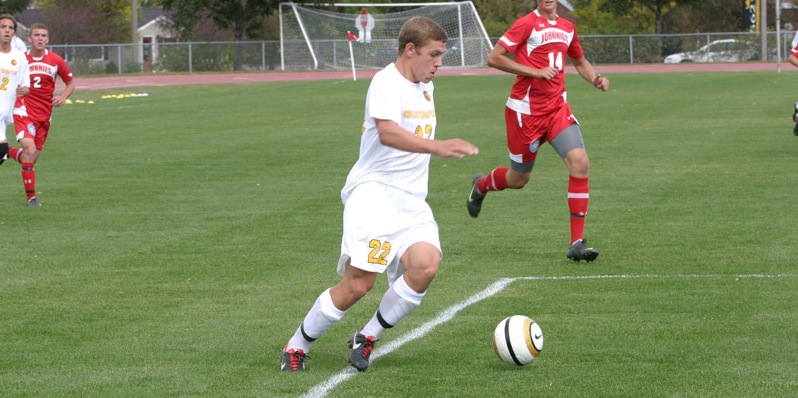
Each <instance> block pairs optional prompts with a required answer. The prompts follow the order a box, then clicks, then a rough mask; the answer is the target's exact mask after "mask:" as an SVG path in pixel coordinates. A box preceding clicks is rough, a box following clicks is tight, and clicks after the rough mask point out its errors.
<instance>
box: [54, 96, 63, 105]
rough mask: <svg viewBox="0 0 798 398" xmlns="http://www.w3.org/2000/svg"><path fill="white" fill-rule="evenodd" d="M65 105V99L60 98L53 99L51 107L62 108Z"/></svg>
mask: <svg viewBox="0 0 798 398" xmlns="http://www.w3.org/2000/svg"><path fill="white" fill-rule="evenodd" d="M65 103H66V99H65V98H61V97H60V96H58V97H53V106H64V104H65Z"/></svg>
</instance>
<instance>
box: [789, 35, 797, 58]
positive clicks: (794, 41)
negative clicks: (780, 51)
mask: <svg viewBox="0 0 798 398" xmlns="http://www.w3.org/2000/svg"><path fill="white" fill-rule="evenodd" d="M790 52H791V53H792V55H795V56H796V57H798V32H795V36H794V37H793V38H792V50H791V51H790Z"/></svg>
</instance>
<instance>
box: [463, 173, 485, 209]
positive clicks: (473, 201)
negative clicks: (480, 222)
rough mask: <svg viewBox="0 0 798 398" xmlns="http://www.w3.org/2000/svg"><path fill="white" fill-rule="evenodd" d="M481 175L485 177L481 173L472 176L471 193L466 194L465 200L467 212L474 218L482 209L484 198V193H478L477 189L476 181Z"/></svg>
mask: <svg viewBox="0 0 798 398" xmlns="http://www.w3.org/2000/svg"><path fill="white" fill-rule="evenodd" d="M483 177H485V176H484V175H483V174H477V175H475V176H474V179H473V180H472V181H471V193H470V194H468V200H467V201H466V207H467V208H468V214H470V215H471V217H474V218H477V216H479V212H480V211H482V200H483V199H485V194H484V193H479V190H477V181H479V180H480V179H481V178H483Z"/></svg>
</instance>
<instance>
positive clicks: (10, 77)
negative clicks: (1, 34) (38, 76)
mask: <svg viewBox="0 0 798 398" xmlns="http://www.w3.org/2000/svg"><path fill="white" fill-rule="evenodd" d="M17 86H22V87H30V76H29V74H28V60H27V58H26V57H25V54H24V53H23V52H21V51H19V50H17V49H15V48H12V49H11V51H10V52H7V53H4V52H0V118H1V119H2V120H3V122H4V123H5V125H8V124H10V123H13V122H14V119H13V111H14V103H15V102H16V101H17Z"/></svg>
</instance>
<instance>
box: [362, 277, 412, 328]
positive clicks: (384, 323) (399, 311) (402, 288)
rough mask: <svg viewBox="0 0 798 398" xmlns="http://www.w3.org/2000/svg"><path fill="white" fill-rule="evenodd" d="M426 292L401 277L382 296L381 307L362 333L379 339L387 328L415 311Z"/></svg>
mask: <svg viewBox="0 0 798 398" xmlns="http://www.w3.org/2000/svg"><path fill="white" fill-rule="evenodd" d="M425 294H426V292H423V293H418V292H416V291H415V290H413V289H411V288H410V286H408V285H407V282H405V278H404V277H401V278H399V279H398V280H397V281H396V282H394V283H393V285H391V287H390V288H389V289H388V290H387V291H386V292H385V295H384V296H382V301H380V308H379V309H378V310H377V312H375V313H374V316H372V317H371V320H369V323H367V324H366V326H364V327H363V329H362V330H361V332H360V333H362V334H364V335H366V336H374V338H375V339H379V338H380V335H381V334H382V332H384V331H385V329H390V328H392V327H394V326H395V325H396V324H397V323H399V321H401V320H402V318H404V317H405V315H407V314H409V313H411V312H413V310H414V309H416V308H417V307H418V306H419V305H420V304H421V299H422V298H424V295H425Z"/></svg>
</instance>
